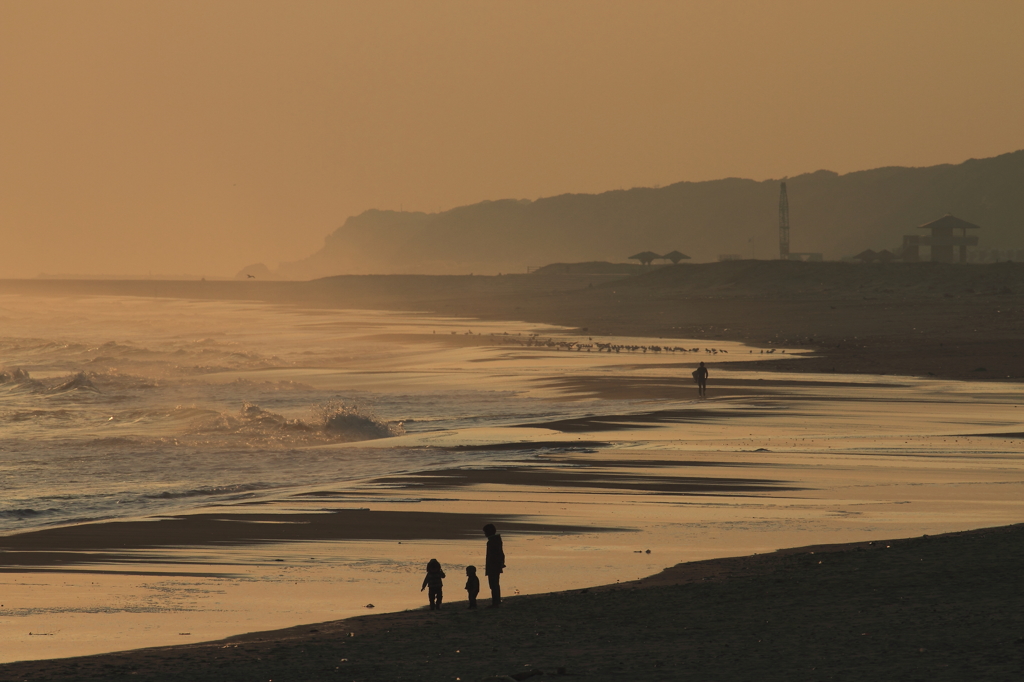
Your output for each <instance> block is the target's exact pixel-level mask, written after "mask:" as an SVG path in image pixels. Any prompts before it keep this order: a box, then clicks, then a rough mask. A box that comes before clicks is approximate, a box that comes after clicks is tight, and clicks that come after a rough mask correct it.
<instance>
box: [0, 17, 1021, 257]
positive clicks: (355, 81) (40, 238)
mask: <svg viewBox="0 0 1024 682" xmlns="http://www.w3.org/2000/svg"><path fill="white" fill-rule="evenodd" d="M1022 27H1024V3H1022V2H1019V0H1010V1H1005V2H983V1H982V2H978V1H966V0H965V1H963V2H942V1H940V0H928V1H923V2H918V1H909V0H898V1H896V2H894V1H892V0H886V1H884V2H875V1H873V0H872V1H864V0H858V1H857V2H852V1H851V2H829V1H826V0H814V1H809V2H795V1H788V0H775V1H774V2H756V1H753V0H751V1H747V2H727V1H723V0H715V1H714V2H711V1H703V2H685V1H683V0H678V1H676V2H642V1H636V0H622V1H621V2H598V1H596V0H586V1H581V2H559V1H553V2H522V1H518V2H495V1H488V2H484V1H481V0H473V1H471V2H426V1H422V0H416V1H409V2H380V1H375V2H312V1H307V2H293V1H281V2H263V1H260V0H242V1H239V2H233V1H225V0H201V1H198V2H190V1H186V0H173V1H168V2H158V1H155V0H147V1H146V2H137V1H136V0H129V1H125V2H90V1H82V2H64V1H61V2H47V1H45V0H33V1H32V2H22V1H21V0H0V246H2V252H3V258H2V259H0V277H34V276H36V275H37V274H39V273H40V272H48V273H81V274H100V273H110V274H129V273H140V274H146V273H148V272H153V273H154V274H157V273H193V274H195V275H197V276H198V275H207V276H220V275H231V274H233V273H234V272H235V271H236V270H238V269H239V268H241V267H242V266H244V265H246V264H249V263H253V262H258V261H263V262H266V263H267V264H268V265H270V266H271V267H275V266H276V265H277V263H278V261H281V260H295V259H298V258H301V257H304V256H306V255H309V254H310V253H312V252H313V251H315V250H316V249H318V248H319V247H320V245H321V244H322V242H323V237H324V236H325V235H326V234H328V233H329V232H331V231H332V230H334V228H336V227H337V226H338V225H340V224H341V223H342V222H344V220H345V218H346V217H347V216H349V215H352V214H356V213H359V212H361V211H363V210H365V209H368V208H388V209H398V208H399V207H403V208H404V209H406V210H425V211H436V210H438V208H441V209H448V208H451V207H453V206H457V205H460V204H465V203H472V202H476V201H480V200H482V199H497V198H504V197H516V198H524V197H525V198H531V199H532V198H536V197H539V196H548V195H553V194H561V193H565V192H600V191H604V190H608V189H617V188H620V187H633V186H642V185H664V184H669V183H672V182H677V181H680V180H708V179H715V178H721V177H727V176H739V177H752V178H757V179H764V178H773V177H782V176H786V175H796V174H799V173H802V172H807V171H814V170H817V169H820V168H828V169H830V170H834V171H838V172H847V171H851V170H858V169H865V168H873V167H877V166H884V165H913V166H921V165H931V164H936V163H958V162H960V161H963V160H965V159H967V158H971V157H985V156H994V155H996V154H1000V153H1004V152H1008V151H1013V150H1017V149H1021V148H1024V125H1022V124H1021V121H1024V40H1021V39H1020V33H1021V31H1022Z"/></svg>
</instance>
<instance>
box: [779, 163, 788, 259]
mask: <svg viewBox="0 0 1024 682" xmlns="http://www.w3.org/2000/svg"><path fill="white" fill-rule="evenodd" d="M779 258H780V259H781V260H789V197H787V196H786V183H785V182H783V183H782V191H781V192H779Z"/></svg>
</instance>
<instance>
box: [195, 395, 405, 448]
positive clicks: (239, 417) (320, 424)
mask: <svg viewBox="0 0 1024 682" xmlns="http://www.w3.org/2000/svg"><path fill="white" fill-rule="evenodd" d="M193 431H194V432H195V433H220V434H238V435H243V436H255V437H264V438H268V439H272V440H280V439H281V438H282V437H290V438H289V439H290V440H299V441H306V442H311V443H352V442H356V441H363V440H375V439H378V438H391V437H392V436H400V435H402V434H403V433H405V429H404V427H403V426H402V423H401V422H389V421H386V420H384V419H381V418H380V417H378V416H377V415H375V414H372V413H369V412H365V411H362V410H360V409H359V408H358V407H356V406H355V405H349V404H347V403H343V402H336V401H331V402H328V403H325V404H323V405H318V406H317V407H315V408H314V409H313V417H312V418H311V419H308V420H306V419H289V418H288V417H285V416H284V415H280V414H277V413H276V412H271V411H270V410H265V409H263V408H262V407H260V406H259V405H257V404H255V403H250V402H246V403H243V404H242V408H241V409H240V410H239V411H238V413H237V414H226V413H213V414H207V415H205V416H202V417H200V418H199V419H197V420H196V422H195V424H194V429H193Z"/></svg>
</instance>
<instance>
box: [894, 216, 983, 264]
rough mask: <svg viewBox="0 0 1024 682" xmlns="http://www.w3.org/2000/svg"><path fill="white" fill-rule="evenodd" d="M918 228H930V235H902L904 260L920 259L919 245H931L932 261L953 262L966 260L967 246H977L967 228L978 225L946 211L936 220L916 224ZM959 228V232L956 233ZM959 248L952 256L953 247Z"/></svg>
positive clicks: (974, 227) (970, 228)
mask: <svg viewBox="0 0 1024 682" xmlns="http://www.w3.org/2000/svg"><path fill="white" fill-rule="evenodd" d="M917 228H918V229H919V230H931V232H932V233H931V235H929V236H925V237H922V236H920V235H914V234H908V235H904V236H903V248H902V250H901V254H900V255H901V256H902V258H903V260H904V262H910V263H912V262H916V261H919V260H921V255H920V247H922V246H928V247H931V251H932V262H934V263H953V262H960V263H966V262H967V247H968V246H977V245H978V238H977V237H975V236H973V235H970V236H968V234H967V230H977V229H980V228H979V226H978V225H975V224H974V223H969V222H967V221H966V220H961V219H960V218H957V217H956V216H952V215H949V214H948V213H947V214H946V215H944V216H942V217H941V218H939V219H938V220H933V221H932V222H930V223H925V224H924V225H918V226H917ZM957 230H959V231H960V234H956V231H957ZM955 247H958V248H959V251H960V253H959V258H955V257H954V248H955Z"/></svg>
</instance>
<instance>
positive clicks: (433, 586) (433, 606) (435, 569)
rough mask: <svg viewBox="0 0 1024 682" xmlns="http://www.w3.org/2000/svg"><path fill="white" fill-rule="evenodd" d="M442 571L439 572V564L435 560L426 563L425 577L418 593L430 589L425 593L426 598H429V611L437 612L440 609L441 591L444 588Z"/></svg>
mask: <svg viewBox="0 0 1024 682" xmlns="http://www.w3.org/2000/svg"><path fill="white" fill-rule="evenodd" d="M443 580H444V571H442V570H441V562H440V561H438V560H437V559H431V560H430V561H429V562H427V577H425V578H424V579H423V587H421V588H420V592H422V591H423V590H425V589H426V588H427V587H430V591H429V592H427V596H429V597H430V610H431V611H434V610H439V609H440V608H441V598H442V597H443V596H444V595H443V594H442V589H443V587H444V583H443Z"/></svg>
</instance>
